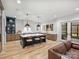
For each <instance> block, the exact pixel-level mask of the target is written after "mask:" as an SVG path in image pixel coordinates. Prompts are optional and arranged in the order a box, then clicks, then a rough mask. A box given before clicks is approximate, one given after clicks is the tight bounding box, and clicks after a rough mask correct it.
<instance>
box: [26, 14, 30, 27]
mask: <svg viewBox="0 0 79 59" xmlns="http://www.w3.org/2000/svg"><path fill="white" fill-rule="evenodd" d="M28 15H29V14H28V13H27V14H26V16H28ZM25 26H27V27H29V26H30V25H29V24H28V20H27V23H26V25H25Z"/></svg>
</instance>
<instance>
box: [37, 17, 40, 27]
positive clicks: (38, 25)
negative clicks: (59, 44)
mask: <svg viewBox="0 0 79 59" xmlns="http://www.w3.org/2000/svg"><path fill="white" fill-rule="evenodd" d="M37 18H38V24H37V27H40V24H39V18H40V17H39V16H38V17H37Z"/></svg>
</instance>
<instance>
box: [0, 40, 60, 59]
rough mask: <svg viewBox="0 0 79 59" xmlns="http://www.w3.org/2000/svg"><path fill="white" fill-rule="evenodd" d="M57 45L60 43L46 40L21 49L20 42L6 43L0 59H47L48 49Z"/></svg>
mask: <svg viewBox="0 0 79 59" xmlns="http://www.w3.org/2000/svg"><path fill="white" fill-rule="evenodd" d="M58 44H60V42H56V41H50V40H47V42H46V43H41V44H35V45H33V46H29V47H26V48H24V49H23V48H22V47H21V45H20V41H13V42H8V43H7V44H6V46H5V48H4V50H3V51H2V53H0V59H48V49H49V48H51V47H53V46H55V45H58Z"/></svg>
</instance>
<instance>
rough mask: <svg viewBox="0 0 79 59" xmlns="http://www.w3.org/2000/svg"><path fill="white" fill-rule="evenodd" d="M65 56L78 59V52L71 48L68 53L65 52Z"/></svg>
mask: <svg viewBox="0 0 79 59" xmlns="http://www.w3.org/2000/svg"><path fill="white" fill-rule="evenodd" d="M66 55H67V56H70V57H71V58H72V59H79V50H76V49H73V48H71V49H70V50H69V51H68V52H66Z"/></svg>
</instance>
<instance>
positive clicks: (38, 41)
mask: <svg viewBox="0 0 79 59" xmlns="http://www.w3.org/2000/svg"><path fill="white" fill-rule="evenodd" d="M40 42H41V40H40V37H39V36H38V37H34V44H37V43H40Z"/></svg>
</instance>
